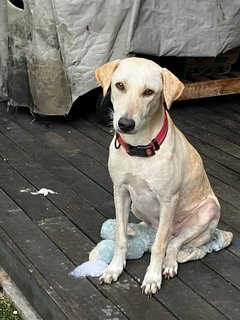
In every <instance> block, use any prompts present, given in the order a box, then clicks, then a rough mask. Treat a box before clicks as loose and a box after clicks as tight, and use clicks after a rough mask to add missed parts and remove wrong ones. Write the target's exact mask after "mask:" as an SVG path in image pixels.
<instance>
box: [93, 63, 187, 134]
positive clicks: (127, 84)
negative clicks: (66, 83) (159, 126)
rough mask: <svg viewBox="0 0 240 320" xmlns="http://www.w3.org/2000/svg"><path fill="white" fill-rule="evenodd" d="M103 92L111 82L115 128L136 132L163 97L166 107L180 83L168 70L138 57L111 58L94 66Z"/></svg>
mask: <svg viewBox="0 0 240 320" xmlns="http://www.w3.org/2000/svg"><path fill="white" fill-rule="evenodd" d="M95 75H96V79H97V81H98V82H99V84H100V85H101V86H102V88H103V94H104V95H105V94H106V93H107V91H108V89H109V87H110V86H111V100H112V103H113V109H114V117H113V125H114V129H115V130H116V131H120V132H123V133H131V134H134V133H136V132H137V131H138V130H139V129H140V128H141V126H142V125H143V124H144V123H146V122H147V121H148V120H150V119H151V118H152V117H153V116H154V114H155V112H156V110H157V109H158V108H162V106H163V101H165V103H166V105H167V108H168V109H169V108H170V107H171V104H172V102H173V101H174V100H176V99H177V98H178V97H179V96H180V95H181V93H182V91H183V89H184V85H183V84H182V82H181V81H180V80H179V79H178V78H177V77H175V76H174V75H173V74H172V73H171V72H170V71H169V70H167V69H165V68H161V67H160V66H159V65H157V64H156V63H154V62H152V61H150V60H147V59H142V58H126V59H124V60H114V61H112V62H109V63H106V64H104V65H103V66H101V67H99V68H98V69H96V72H95Z"/></svg>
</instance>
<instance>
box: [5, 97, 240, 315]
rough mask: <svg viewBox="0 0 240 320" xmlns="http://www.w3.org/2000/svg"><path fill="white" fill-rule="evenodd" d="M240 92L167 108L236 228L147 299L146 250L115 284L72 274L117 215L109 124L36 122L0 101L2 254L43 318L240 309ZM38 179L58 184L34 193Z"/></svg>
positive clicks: (229, 225)
mask: <svg viewBox="0 0 240 320" xmlns="http://www.w3.org/2000/svg"><path fill="white" fill-rule="evenodd" d="M239 100H240V98H239V99H235V100H234V99H233V101H232V100H230V99H228V98H225V99H222V100H220V99H216V100H210V101H212V102H210V103H208V100H201V101H198V102H194V101H192V102H186V106H185V105H184V103H181V105H183V106H181V105H180V106H179V107H178V106H177V107H175V108H173V109H172V110H171V111H170V113H171V115H172V117H173V119H174V120H175V123H176V124H177V125H178V126H179V128H180V129H182V130H183V131H184V133H185V134H186V136H187V138H188V139H189V140H190V142H191V143H192V144H193V145H194V146H195V147H196V148H197V149H198V151H199V152H200V154H201V155H202V156H203V161H204V163H205V166H206V171H207V173H208V175H209V179H210V181H211V183H212V185H213V188H214V190H215V192H216V195H217V196H218V197H219V199H220V202H221V205H222V221H221V223H220V228H223V229H225V230H231V231H232V232H233V233H234V241H233V244H232V245H231V246H230V247H229V248H228V249H226V250H223V251H221V252H219V253H214V254H212V255H209V256H207V257H205V258H204V259H203V260H202V261H197V262H191V263H187V264H183V265H180V266H179V274H178V276H177V277H175V278H174V279H172V280H170V281H164V282H163V287H162V289H161V291H160V292H159V293H158V294H156V295H155V297H154V298H153V299H150V300H149V299H147V298H146V297H145V296H144V295H142V294H141V291H140V282H141V280H142V278H143V275H144V273H145V271H146V268H147V265H148V261H149V255H148V254H146V255H145V256H144V257H143V258H142V259H140V260H138V261H129V262H128V263H127V267H126V271H125V272H124V273H123V275H122V277H121V278H120V279H119V281H118V282H117V283H115V284H113V285H111V286H107V285H104V286H100V285H99V283H98V280H97V279H89V280H87V279H84V280H82V279H78V280H76V279H75V280H73V279H71V278H69V277H68V275H67V274H68V272H69V271H70V270H71V269H72V268H74V266H75V265H78V264H80V263H81V262H83V261H85V260H86V259H87V257H88V253H89V251H90V250H91V249H92V248H93V247H94V246H95V244H96V243H97V242H98V241H99V240H100V235H99V232H100V228H101V225H102V223H103V222H104V221H105V219H108V218H113V217H114V205H113V198H112V185H111V181H110V178H109V176H108V173H107V159H108V145H109V143H110V141H111V139H112V132H111V129H109V128H105V127H102V126H101V124H99V123H97V122H96V116H95V115H94V114H93V113H88V114H85V115H84V117H79V116H77V115H76V114H74V115H72V116H71V115H70V116H69V117H68V118H67V119H65V118H60V119H59V118H55V117H54V118H42V119H41V118H37V119H36V121H35V122H32V119H33V118H32V116H31V115H30V114H29V113H28V112H27V111H26V110H24V111H20V112H18V113H16V114H14V113H13V112H12V111H11V110H10V112H7V110H6V108H5V107H4V106H0V201H1V204H2V206H1V209H0V250H1V252H0V259H1V260H0V264H1V263H2V264H4V266H5V267H6V268H8V269H9V273H11V275H12V276H13V278H14V277H15V278H14V279H15V281H16V282H17V284H18V285H19V286H20V288H21V289H22V290H23V292H24V294H26V296H27V298H28V299H30V301H31V303H32V304H33V305H34V307H35V308H36V309H37V310H38V311H40V313H41V315H42V316H43V318H44V320H45V319H46V320H49V319H57V320H61V319H64V320H65V319H71V320H73V319H74V320H75V319H103V320H105V319H106V320H107V319H115V318H116V319H158V318H161V319H166V320H167V319H172V320H173V319H182V320H188V319H189V320H191V319H210V320H214V319H229V320H234V319H238V318H239V312H240V310H239V301H240V280H239V277H238V270H239V267H240V250H239V239H240V218H239V208H240V202H239V191H240V184H239V182H240V175H239V172H240V164H239V157H240V149H239V144H240V142H239V132H240V124H239V111H238V110H239V109H238V103H239ZM228 103H229V104H230V108H229V110H228V111H226V108H227V105H228ZM41 187H47V188H50V189H52V190H54V191H56V192H58V194H56V195H50V196H48V197H43V196H32V195H31V194H30V191H35V190H36V189H40V188H41ZM20 191H25V192H20ZM47 252H48V254H46V253H47ZM17 270H20V275H19V274H18V273H17ZM7 271H8V270H7ZM91 297H92V298H91ZM41 300H42V301H41Z"/></svg>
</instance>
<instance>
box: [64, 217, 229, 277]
mask: <svg viewBox="0 0 240 320" xmlns="http://www.w3.org/2000/svg"><path fill="white" fill-rule="evenodd" d="M115 229H116V220H114V219H109V220H107V221H105V222H104V223H103V225H102V229H101V237H102V238H103V239H104V240H102V241H101V242H99V243H98V245H97V246H96V247H95V248H94V249H93V250H92V251H91V252H90V254H89V261H87V262H85V263H83V264H81V265H80V266H78V267H77V268H76V269H74V270H73V271H72V272H71V273H70V275H71V276H73V277H77V278H81V277H87V276H90V277H99V276H100V275H102V274H103V272H104V270H105V269H106V267H107V266H108V263H109V262H110V261H111V260H112V258H113V253H114V248H115V241H114V239H115ZM156 232H157V230H156V229H155V228H154V227H152V226H148V225H146V224H145V223H143V222H141V223H139V224H135V223H129V224H128V250H127V259H128V260H131V259H139V258H141V257H142V256H143V254H144V253H145V252H150V251H151V247H152V245H153V243H154V240H155V236H156ZM232 237H233V236H232V233H231V232H227V231H222V230H219V229H216V230H215V232H214V235H213V238H212V240H211V241H210V242H208V243H207V244H205V245H202V246H201V247H199V248H191V247H188V246H187V245H186V246H183V247H182V248H181V253H182V254H181V255H179V256H178V262H180V263H183V262H185V261H186V260H185V261H184V256H188V257H189V254H191V260H197V259H201V258H203V257H204V256H205V255H206V254H207V253H211V252H212V251H219V250H221V249H223V248H225V247H227V246H228V245H229V244H230V243H231V241H232ZM184 253H186V255H185V254H184ZM188 260H189V258H188Z"/></svg>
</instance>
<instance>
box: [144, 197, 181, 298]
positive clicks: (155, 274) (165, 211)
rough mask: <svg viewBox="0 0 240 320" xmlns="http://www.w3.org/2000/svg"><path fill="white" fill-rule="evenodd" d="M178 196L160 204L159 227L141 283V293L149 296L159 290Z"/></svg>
mask: <svg viewBox="0 0 240 320" xmlns="http://www.w3.org/2000/svg"><path fill="white" fill-rule="evenodd" d="M177 199H178V196H174V197H171V201H167V202H164V204H161V208H160V217H159V225H158V229H157V234H156V238H155V241H154V244H153V246H152V249H151V260H150V264H149V266H148V269H147V272H146V274H145V277H144V280H143V283H142V292H143V293H145V294H147V295H149V296H151V295H152V294H155V293H156V292H157V291H158V290H160V288H161V283H162V265H163V259H164V257H165V253H166V247H167V243H168V237H169V233H170V228H171V225H172V222H173V216H174V213H175V209H176V204H177Z"/></svg>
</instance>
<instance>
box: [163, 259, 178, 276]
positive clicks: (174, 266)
mask: <svg viewBox="0 0 240 320" xmlns="http://www.w3.org/2000/svg"><path fill="white" fill-rule="evenodd" d="M177 271H178V263H177V261H176V260H171V259H165V260H164V263H163V275H164V276H165V279H170V278H172V277H174V276H175V275H176V274H177Z"/></svg>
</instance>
